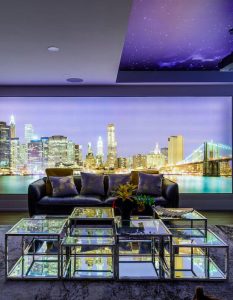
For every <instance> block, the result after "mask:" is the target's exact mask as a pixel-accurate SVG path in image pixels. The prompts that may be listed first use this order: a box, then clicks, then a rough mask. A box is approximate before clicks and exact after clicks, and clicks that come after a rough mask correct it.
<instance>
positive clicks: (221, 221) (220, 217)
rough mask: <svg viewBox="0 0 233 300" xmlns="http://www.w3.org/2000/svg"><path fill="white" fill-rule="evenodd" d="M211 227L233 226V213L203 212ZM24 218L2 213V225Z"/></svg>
mask: <svg viewBox="0 0 233 300" xmlns="http://www.w3.org/2000/svg"><path fill="white" fill-rule="evenodd" d="M201 213H202V214H203V215H204V216H205V217H207V219H208V224H209V225H229V224H233V211H221V212H218V211H202V212H201ZM22 218H28V213H27V212H0V225H13V224H15V223H17V222H18V221H19V220H20V219H22Z"/></svg>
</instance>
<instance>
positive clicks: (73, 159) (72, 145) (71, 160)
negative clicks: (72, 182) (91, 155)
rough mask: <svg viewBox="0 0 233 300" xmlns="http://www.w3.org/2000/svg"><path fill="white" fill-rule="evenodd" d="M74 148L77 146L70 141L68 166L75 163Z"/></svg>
mask: <svg viewBox="0 0 233 300" xmlns="http://www.w3.org/2000/svg"><path fill="white" fill-rule="evenodd" d="M74 146H75V144H74V143H73V142H72V141H68V143H67V162H68V164H73V163H74V161H75V152H74Z"/></svg>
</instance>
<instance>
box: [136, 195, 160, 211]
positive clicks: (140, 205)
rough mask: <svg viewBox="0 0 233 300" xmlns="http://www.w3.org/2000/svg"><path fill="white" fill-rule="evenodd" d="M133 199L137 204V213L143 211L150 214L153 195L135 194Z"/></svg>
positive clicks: (153, 201)
mask: <svg viewBox="0 0 233 300" xmlns="http://www.w3.org/2000/svg"><path fill="white" fill-rule="evenodd" d="M134 200H135V202H136V205H137V211H138V213H144V214H145V215H152V214H153V210H152V205H154V203H155V200H154V197H152V196H149V195H136V196H134Z"/></svg>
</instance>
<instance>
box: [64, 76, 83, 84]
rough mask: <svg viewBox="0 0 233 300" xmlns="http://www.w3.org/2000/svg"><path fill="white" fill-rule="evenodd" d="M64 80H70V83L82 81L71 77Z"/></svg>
mask: <svg viewBox="0 0 233 300" xmlns="http://www.w3.org/2000/svg"><path fill="white" fill-rule="evenodd" d="M66 81H67V82H71V83H80V82H83V79H82V78H75V77H73V78H67V79H66Z"/></svg>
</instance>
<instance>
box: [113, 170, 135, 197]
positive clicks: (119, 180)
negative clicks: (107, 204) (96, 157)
mask: <svg viewBox="0 0 233 300" xmlns="http://www.w3.org/2000/svg"><path fill="white" fill-rule="evenodd" d="M108 178H109V183H108V195H111V193H112V192H113V191H114V190H116V189H117V188H118V187H119V185H121V184H126V183H128V182H130V181H131V176H130V174H109V175H108Z"/></svg>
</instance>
